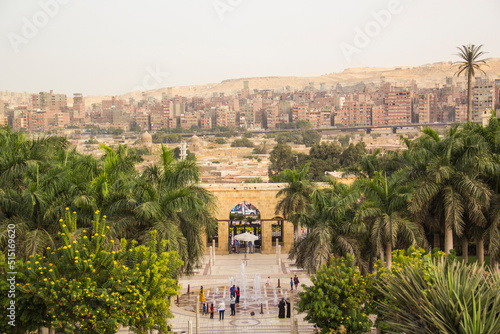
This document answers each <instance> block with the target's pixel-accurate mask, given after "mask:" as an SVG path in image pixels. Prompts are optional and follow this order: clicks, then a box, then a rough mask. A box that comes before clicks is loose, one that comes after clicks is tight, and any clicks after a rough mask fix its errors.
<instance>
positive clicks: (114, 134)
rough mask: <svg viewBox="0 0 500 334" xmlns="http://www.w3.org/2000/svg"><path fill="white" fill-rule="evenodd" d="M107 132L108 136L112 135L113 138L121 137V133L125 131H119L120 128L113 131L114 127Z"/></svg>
mask: <svg viewBox="0 0 500 334" xmlns="http://www.w3.org/2000/svg"><path fill="white" fill-rule="evenodd" d="M107 132H108V133H109V134H110V135H113V136H119V135H121V134H122V133H124V132H125V130H123V129H121V128H117V129H115V128H114V127H110V128H109V129H108V130H107Z"/></svg>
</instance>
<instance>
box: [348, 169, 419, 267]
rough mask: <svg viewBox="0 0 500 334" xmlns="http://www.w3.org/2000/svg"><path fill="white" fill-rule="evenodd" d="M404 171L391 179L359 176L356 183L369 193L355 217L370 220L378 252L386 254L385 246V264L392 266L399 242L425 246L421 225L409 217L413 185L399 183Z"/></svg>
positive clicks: (361, 189)
mask: <svg viewBox="0 0 500 334" xmlns="http://www.w3.org/2000/svg"><path fill="white" fill-rule="evenodd" d="M401 178H402V172H400V173H396V174H393V175H392V176H391V177H390V178H387V176H385V175H382V173H381V172H377V173H376V175H375V176H374V178H373V179H359V180H358V181H357V183H356V186H357V187H359V189H360V191H361V192H362V193H363V194H364V196H366V200H365V201H364V202H363V203H362V204H361V206H360V208H359V209H358V210H357V212H356V220H357V221H359V222H362V221H371V227H370V231H371V236H372V239H373V241H374V242H375V244H376V248H377V252H378V253H380V254H381V257H382V256H383V255H382V253H383V249H384V248H385V257H386V266H387V268H391V266H392V250H393V248H394V247H395V246H396V244H397V243H398V242H408V243H409V244H410V245H413V246H416V245H424V243H425V239H424V237H423V231H422V229H421V228H420V226H419V225H418V224H416V223H414V222H412V221H411V220H409V219H408V218H407V217H408V214H407V213H408V212H407V208H408V203H409V201H410V199H411V194H412V190H413V187H412V186H411V185H407V184H403V185H402V184H400V180H401Z"/></svg>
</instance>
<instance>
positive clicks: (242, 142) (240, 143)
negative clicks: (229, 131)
mask: <svg viewBox="0 0 500 334" xmlns="http://www.w3.org/2000/svg"><path fill="white" fill-rule="evenodd" d="M231 147H254V144H253V143H252V141H251V140H250V139H248V138H239V139H235V140H234V141H233V142H232V143H231Z"/></svg>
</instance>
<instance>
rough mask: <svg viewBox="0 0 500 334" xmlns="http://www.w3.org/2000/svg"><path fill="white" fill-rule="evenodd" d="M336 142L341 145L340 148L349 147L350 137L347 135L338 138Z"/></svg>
mask: <svg viewBox="0 0 500 334" xmlns="http://www.w3.org/2000/svg"><path fill="white" fill-rule="evenodd" d="M338 141H339V143H340V145H342V147H347V146H349V142H350V141H351V136H349V135H345V136H339V139H338Z"/></svg>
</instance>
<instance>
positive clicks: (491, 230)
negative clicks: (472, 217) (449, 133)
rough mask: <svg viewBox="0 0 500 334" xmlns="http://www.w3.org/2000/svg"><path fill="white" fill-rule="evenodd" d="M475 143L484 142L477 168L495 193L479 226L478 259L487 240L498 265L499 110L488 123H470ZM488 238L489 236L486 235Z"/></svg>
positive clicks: (472, 140) (499, 215)
mask: <svg viewBox="0 0 500 334" xmlns="http://www.w3.org/2000/svg"><path fill="white" fill-rule="evenodd" d="M464 131H465V132H466V133H467V136H468V137H470V138H471V139H470V141H471V143H475V144H476V145H480V146H479V149H478V150H480V152H481V154H478V155H476V160H477V163H476V166H475V169H477V170H479V171H480V173H481V174H482V175H483V177H484V179H485V181H486V182H487V184H488V185H489V187H490V190H491V192H492V199H491V200H490V206H489V207H487V208H486V210H485V211H486V212H485V216H486V220H487V222H486V224H485V225H483V226H478V227H477V228H476V230H477V231H478V232H479V233H477V234H478V236H479V237H478V238H477V241H478V243H477V246H478V255H479V256H478V260H481V259H483V260H484V240H485V239H486V241H487V242H488V244H489V254H490V260H491V266H492V267H496V266H497V260H498V259H499V255H500V242H499V239H498V236H499V235H500V234H499V233H500V225H499V222H500V206H499V205H498V203H499V200H500V122H499V120H498V118H497V117H496V110H493V111H492V115H491V117H490V119H489V122H488V125H487V126H485V127H483V126H482V125H480V124H467V125H466V126H465V127H464ZM484 237H485V238H484ZM480 262H481V261H480Z"/></svg>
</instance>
